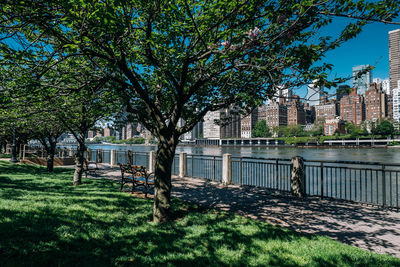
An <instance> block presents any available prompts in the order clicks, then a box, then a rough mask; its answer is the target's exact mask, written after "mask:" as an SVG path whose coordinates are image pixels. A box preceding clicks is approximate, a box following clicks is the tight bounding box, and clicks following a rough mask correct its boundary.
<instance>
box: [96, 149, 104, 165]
mask: <svg viewBox="0 0 400 267" xmlns="http://www.w3.org/2000/svg"><path fill="white" fill-rule="evenodd" d="M102 152H103V151H102V150H101V149H97V162H98V163H102V162H103V153H102Z"/></svg>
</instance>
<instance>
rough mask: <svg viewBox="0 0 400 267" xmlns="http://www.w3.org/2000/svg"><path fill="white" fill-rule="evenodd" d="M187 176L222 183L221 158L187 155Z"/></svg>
mask: <svg viewBox="0 0 400 267" xmlns="http://www.w3.org/2000/svg"><path fill="white" fill-rule="evenodd" d="M187 174H188V175H189V176H191V177H196V178H205V179H209V180H213V181H219V182H221V181H222V157H218V156H204V155H193V154H189V155H187Z"/></svg>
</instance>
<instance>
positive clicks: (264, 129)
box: [252, 120, 271, 137]
mask: <svg viewBox="0 0 400 267" xmlns="http://www.w3.org/2000/svg"><path fill="white" fill-rule="evenodd" d="M252 137H271V132H270V130H269V128H268V125H267V122H266V120H260V121H258V122H257V123H256V125H255V127H254V130H253V132H252Z"/></svg>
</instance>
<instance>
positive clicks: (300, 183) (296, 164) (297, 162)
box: [290, 156, 306, 197]
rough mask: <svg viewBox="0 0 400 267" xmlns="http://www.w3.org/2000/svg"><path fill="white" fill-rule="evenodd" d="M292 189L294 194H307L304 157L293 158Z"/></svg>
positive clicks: (301, 195) (300, 195)
mask: <svg viewBox="0 0 400 267" xmlns="http://www.w3.org/2000/svg"><path fill="white" fill-rule="evenodd" d="M290 189H291V192H292V194H293V195H294V196H296V197H303V196H304V195H305V192H306V190H305V169H304V161H303V158H302V157H299V156H296V157H293V158H292V173H291V176H290Z"/></svg>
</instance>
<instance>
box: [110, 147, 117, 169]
mask: <svg viewBox="0 0 400 267" xmlns="http://www.w3.org/2000/svg"><path fill="white" fill-rule="evenodd" d="M110 165H111V167H114V166H116V165H117V151H116V150H115V149H111V155H110Z"/></svg>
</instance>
